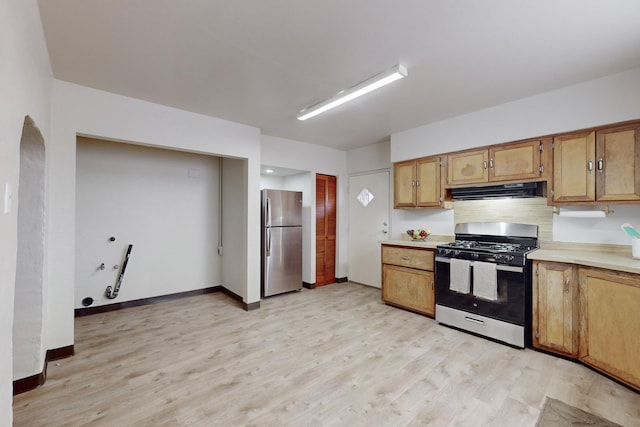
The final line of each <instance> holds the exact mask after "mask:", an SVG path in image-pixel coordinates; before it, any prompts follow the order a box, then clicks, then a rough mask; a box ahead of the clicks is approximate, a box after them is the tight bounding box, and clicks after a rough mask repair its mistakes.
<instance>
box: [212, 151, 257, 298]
mask: <svg viewBox="0 0 640 427" xmlns="http://www.w3.org/2000/svg"><path fill="white" fill-rule="evenodd" d="M256 167H260V165H256ZM249 194H253V190H252V191H250V192H249ZM256 198H257V199H259V197H256ZM222 199H223V203H222V223H221V226H222V241H221V243H222V250H223V255H222V265H221V266H220V268H221V270H222V283H223V284H224V287H225V288H227V289H228V290H230V291H231V292H233V293H234V294H236V295H239V296H241V297H242V298H243V300H244V301H245V302H256V301H259V300H260V224H259V223H260V214H259V212H258V211H259V209H260V200H258V204H257V205H256V207H255V209H256V215H255V218H256V219H255V220H256V221H257V222H258V226H257V227H253V224H252V227H247V224H246V222H245V221H246V219H245V218H244V215H243V213H244V212H246V211H247V161H246V160H243V159H228V158H225V159H222ZM254 228H255V230H254ZM247 230H248V232H249V233H252V232H255V233H256V234H257V241H255V242H254V243H252V244H255V245H257V250H258V258H257V264H249V263H248V261H247V257H246V256H245V255H244V254H245V253H246V251H247ZM252 230H254V231H252ZM254 249H256V248H254ZM248 269H249V270H254V271H255V272H257V279H258V281H257V283H255V284H252V286H251V287H250V288H249V289H247V286H246V284H245V282H246V279H245V276H246V274H247V270H248Z"/></svg>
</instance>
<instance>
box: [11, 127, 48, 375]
mask: <svg viewBox="0 0 640 427" xmlns="http://www.w3.org/2000/svg"><path fill="white" fill-rule="evenodd" d="M17 193H18V211H17V217H18V236H17V237H18V242H17V243H18V245H17V246H18V248H17V257H16V279H15V296H14V314H13V378H14V380H16V379H21V378H25V377H28V376H30V375H33V374H34V373H36V372H40V371H41V370H42V366H43V363H44V346H43V324H44V319H43V318H44V309H43V306H44V286H43V278H44V247H45V246H44V230H45V225H44V222H45V217H44V210H45V206H44V201H45V147H44V139H43V138H42V134H41V133H40V130H39V129H38V128H37V127H36V125H35V123H34V122H33V120H32V119H31V118H30V117H29V116H26V117H25V119H24V124H23V127H22V137H21V139H20V171H19V178H18V191H17Z"/></svg>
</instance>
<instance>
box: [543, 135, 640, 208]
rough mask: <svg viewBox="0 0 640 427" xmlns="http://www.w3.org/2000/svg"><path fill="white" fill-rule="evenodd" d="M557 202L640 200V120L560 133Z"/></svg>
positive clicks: (555, 153) (556, 146) (556, 144)
mask: <svg viewBox="0 0 640 427" xmlns="http://www.w3.org/2000/svg"><path fill="white" fill-rule="evenodd" d="M553 164H554V169H553V193H552V200H553V202H554V203H572V202H573V203H584V202H595V201H597V202H623V203H624V202H638V201H640V124H638V123H634V124H630V125H623V126H614V127H609V128H603V129H599V130H592V131H585V132H576V133H573V134H567V135H559V136H556V137H555V138H554V148H553Z"/></svg>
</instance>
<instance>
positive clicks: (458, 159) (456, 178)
mask: <svg viewBox="0 0 640 427" xmlns="http://www.w3.org/2000/svg"><path fill="white" fill-rule="evenodd" d="M488 164H489V151H488V150H477V151H467V152H463V153H456V154H451V155H449V156H448V157H447V184H448V185H462V184H474V183H481V182H487V181H488V180H489V170H488Z"/></svg>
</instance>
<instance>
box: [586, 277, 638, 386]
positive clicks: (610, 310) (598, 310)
mask: <svg viewBox="0 0 640 427" xmlns="http://www.w3.org/2000/svg"><path fill="white" fill-rule="evenodd" d="M638 307H640V279H639V278H638V277H637V276H635V275H627V274H623V273H618V272H610V271H607V270H599V269H589V268H580V324H581V330H580V352H579V358H580V360H581V361H582V362H584V363H586V364H587V365H590V366H593V367H595V368H597V369H600V370H602V371H604V372H606V373H608V374H610V375H612V376H613V377H615V378H617V379H619V380H620V381H622V382H625V383H627V384H629V385H631V386H633V387H635V388H636V389H639V390H640V310H639V309H638Z"/></svg>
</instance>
